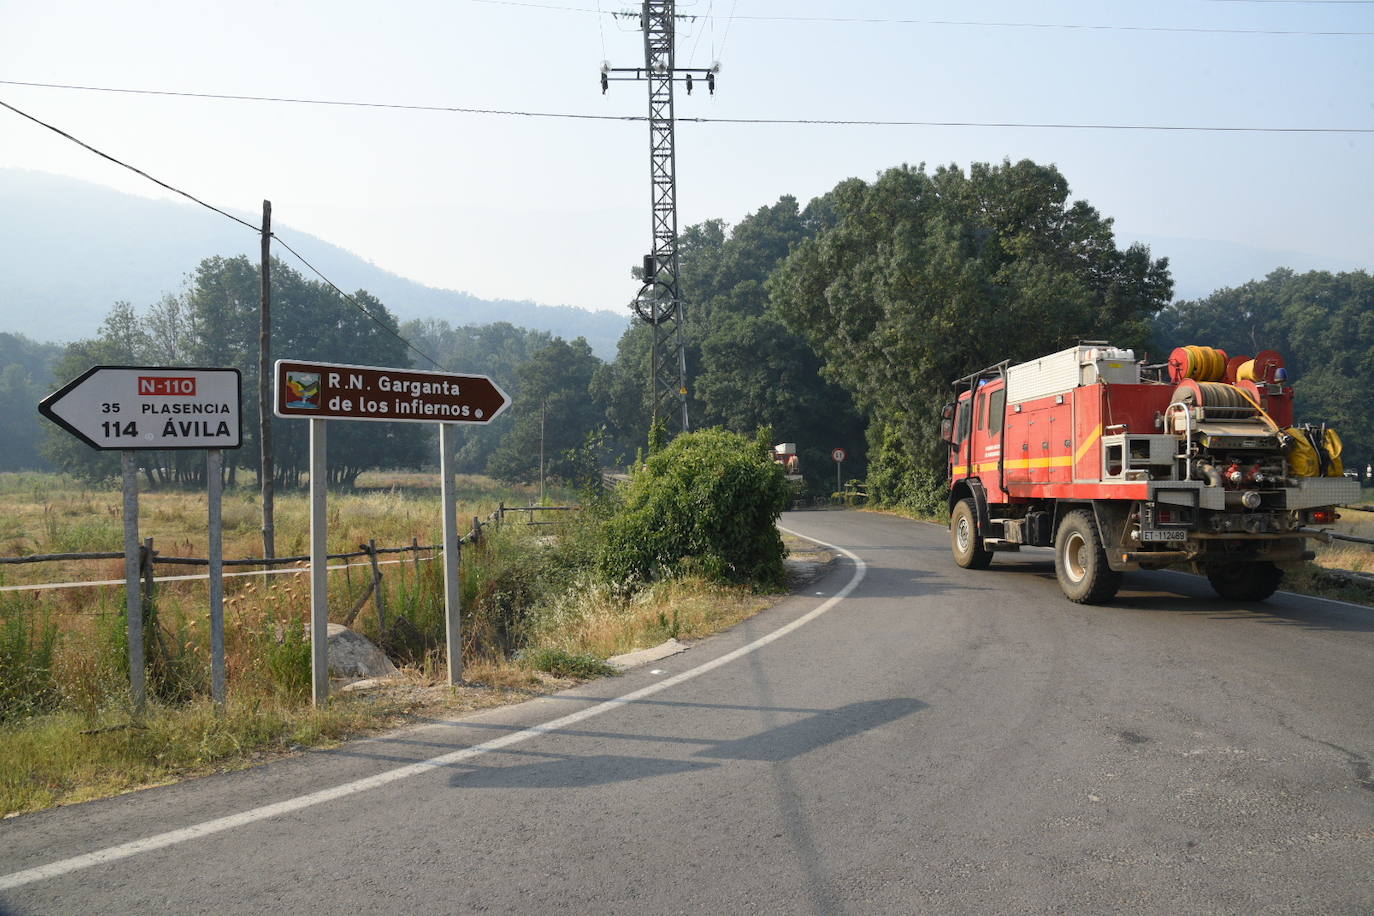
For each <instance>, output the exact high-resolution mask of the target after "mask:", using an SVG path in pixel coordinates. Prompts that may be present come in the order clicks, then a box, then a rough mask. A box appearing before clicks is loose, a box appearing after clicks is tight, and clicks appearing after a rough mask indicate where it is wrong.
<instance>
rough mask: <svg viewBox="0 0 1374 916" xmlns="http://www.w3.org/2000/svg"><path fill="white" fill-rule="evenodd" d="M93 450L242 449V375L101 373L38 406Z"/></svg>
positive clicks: (175, 369)
mask: <svg viewBox="0 0 1374 916" xmlns="http://www.w3.org/2000/svg"><path fill="white" fill-rule="evenodd" d="M38 411H39V413H41V414H43V416H45V417H47V418H48V419H49V420H52V421H53V422H54V423H56V424H57V425H58V426H60V427H62V428H63V429H65V430H66V431H67V432H69V433H71V434H72V435H73V436H76V437H77V438H78V439H80V440H81V441H82V442H85V443H86V444H87V445H89V446H90V447H91V448H97V449H102V450H106V451H124V450H129V449H185V448H238V447H239V446H240V445H241V444H242V442H243V420H242V410H241V405H240V395H239V370H237V369H189V368H183V367H181V366H95V367H94V368H91V369H88V370H86V371H85V372H84V373H82V374H81V375H80V376H78V377H77V378H76V379H74V380H72V381H70V382H68V383H67V384H66V385H63V386H62V387H61V388H59V389H58V390H57V391H54V392H53V393H52V394H50V395H48V396H47V397H46V398H44V399H43V400H41V401H39V402H38Z"/></svg>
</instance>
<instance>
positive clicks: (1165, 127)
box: [678, 118, 1374, 134]
mask: <svg viewBox="0 0 1374 916" xmlns="http://www.w3.org/2000/svg"><path fill="white" fill-rule="evenodd" d="M678 120H679V121H685V122H693V123H697V124H811V125H821V126H839V127H1001V128H1010V127H1024V128H1033V129H1039V130H1160V131H1177V132H1200V133H1207V132H1215V133H1258V134H1374V127H1243V126H1237V127H1219V126H1215V125H1191V124H1069V123H1055V122H1038V123H1032V122H1027V121H876V120H875V121H866V120H823V119H817V118H678Z"/></svg>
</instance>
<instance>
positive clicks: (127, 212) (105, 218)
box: [0, 169, 629, 359]
mask: <svg viewBox="0 0 1374 916" xmlns="http://www.w3.org/2000/svg"><path fill="white" fill-rule="evenodd" d="M0 214H3V217H2V218H0V314H3V315H4V316H5V325H4V330H6V331H10V332H13V333H19V334H24V335H27V336H28V337H31V338H33V339H34V340H38V341H50V342H58V343H66V342H68V341H72V340H76V339H79V338H82V337H90V336H92V335H94V334H95V332H96V330H97V329H98V328H99V326H100V323H101V321H102V320H104V318H105V314H106V313H107V312H108V311H109V309H110V306H111V305H112V304H113V303H114V302H116V301H118V300H121V299H123V300H127V301H129V302H130V303H132V304H133V305H134V306H135V307H136V308H142V307H144V306H147V305H149V304H151V303H153V302H155V301H157V300H158V299H160V298H161V297H162V296H163V295H164V294H165V293H174V292H178V291H180V290H181V288H182V286H183V285H184V282H185V278H186V276H187V275H189V274H190V273H191V272H192V271H194V270H195V267H196V265H197V264H198V263H200V261H201V259H203V258H206V257H210V256H212V255H224V256H226V257H232V256H234V255H238V254H246V255H248V256H250V257H251V258H253V259H254V260H255V261H256V260H257V258H258V256H259V243H258V238H257V236H255V235H254V234H253V233H252V232H249V231H248V230H246V229H244V228H243V227H241V226H236V225H235V224H233V223H231V222H229V221H228V220H226V219H224V218H223V217H217V216H215V215H214V214H212V213H209V212H208V211H206V210H203V209H201V208H199V207H196V206H195V205H194V204H190V203H180V202H175V201H162V200H149V199H147V198H143V197H136V196H134V195H131V194H123V193H121V192H119V191H115V190H111V189H110V188H105V187H101V186H100V185H95V184H90V183H88V182H84V181H78V180H76V179H74V178H66V177H63V176H59V175H50V174H47V173H44V172H33V171H26V170H19V169H0ZM236 215H238V216H241V217H243V218H244V219H245V220H247V221H249V222H250V223H256V222H258V220H259V219H260V216H259V215H257V214H250V213H237V214H236ZM274 228H276V227H275V226H274ZM280 228H281V229H282V232H283V235H284V236H285V235H286V231H287V228H288V227H287V226H286V225H282V226H281V227H280ZM290 240H291V245H292V247H294V248H295V249H296V250H298V251H299V252H300V253H301V254H302V255H304V256H305V257H306V258H308V259H310V262H311V263H312V264H314V265H315V266H316V267H318V268H319V269H320V270H321V271H323V272H324V273H325V275H327V276H328V277H330V279H332V280H334V281H335V282H336V283H338V284H339V285H340V286H341V287H343V288H344V289H345V290H348V291H350V292H352V291H353V290H355V289H360V288H361V289H365V290H367V291H368V292H370V293H372V294H373V295H374V296H376V297H377V298H378V299H380V300H381V301H382V302H383V303H385V304H386V307H387V308H388V309H390V310H391V312H392V314H394V315H395V316H396V317H397V319H398V320H400V321H406V320H409V319H412V318H442V319H444V320H445V321H447V322H448V323H449V324H451V325H465V324H487V323H490V322H493V321H508V322H510V323H511V324H514V325H517V326H520V327H526V328H532V329H535V330H543V331H549V332H551V333H553V334H556V335H558V336H560V337H564V338H566V339H569V340H571V339H573V338H575V337H585V338H587V342H588V343H589V344H591V346H592V349H593V350H594V351H595V352H596V353H597V355H598V356H600V357H602V358H603V359H611V358H613V357H614V356H615V346H616V342H617V341H618V340H619V339H620V335H621V334H622V332H623V331H624V330H625V327H626V325H627V324H628V323H629V316H628V314H624V315H621V314H616V313H614V312H592V311H588V310H586V309H579V308H574V307H572V306H567V305H560V306H549V305H536V304H535V303H533V302H516V301H510V300H495V301H493V300H487V299H479V298H477V297H476V296H473V295H470V294H468V293H465V292H460V291H457V290H448V289H435V288H433V287H429V286H424V285H422V284H420V283H416V282H415V281H413V280H407V279H406V278H405V277H400V276H397V275H396V274H393V273H390V272H388V271H385V270H383V269H382V268H380V267H378V266H376V265H375V264H371V263H369V262H368V261H366V260H364V259H363V258H360V257H358V256H357V255H355V254H353V253H351V252H349V251H345V250H344V249H342V248H340V247H338V246H337V245H331V244H330V243H328V242H326V241H324V240H322V239H318V238H315V237H314V236H310V235H307V234H305V233H301V232H296V231H294V230H292V231H291V232H290ZM280 254H281V256H282V258H283V260H285V261H287V262H294V258H292V257H291V256H290V255H289V254H288V253H286V252H280ZM293 266H295V267H296V268H297V269H299V270H300V271H301V272H302V273H308V271H306V270H305V268H303V267H301V266H300V265H299V264H293Z"/></svg>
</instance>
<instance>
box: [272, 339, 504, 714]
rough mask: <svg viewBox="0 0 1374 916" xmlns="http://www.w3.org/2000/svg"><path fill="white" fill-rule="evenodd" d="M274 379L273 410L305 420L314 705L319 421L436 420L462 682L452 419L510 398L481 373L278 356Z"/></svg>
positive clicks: (454, 649) (323, 554) (321, 538)
mask: <svg viewBox="0 0 1374 916" xmlns="http://www.w3.org/2000/svg"><path fill="white" fill-rule="evenodd" d="M274 377H275V380H276V406H275V412H276V415H277V416H279V417H304V418H307V419H309V420H310V639H311V643H312V645H311V652H310V666H311V681H312V685H313V694H312V695H313V698H314V702H315V705H317V706H320V705H323V704H324V703H326V702H327V701H328V699H329V650H328V646H327V639H328V631H329V602H328V594H327V592H328V571H327V568H326V564H327V561H328V552H327V549H326V546H327V545H326V531H325V524H326V519H327V512H326V508H325V500H326V495H325V494H326V484H327V482H328V474H329V468H328V465H327V463H326V461H325V421H326V420H370V421H379V422H392V423H396V422H401V423H438V424H439V466H440V472H441V473H442V474H443V481H442V483H441V488H440V489H441V492H442V496H443V503H444V507H443V513H444V518H443V526H444V625H445V634H446V639H447V642H448V662H449V683H450V684H455V685H456V684H459V683H461V682H462V674H463V657H462V656H463V653H462V640H461V626H460V624H459V606H460V592H459V586H458V535H457V520H456V517H455V516H456V508H455V505H454V501H455V496H454V492H453V466H452V452H453V444H454V439H453V437H454V428H455V425H456V424H458V423H477V424H485V423H490V422H491V421H492V420H494V419H496V417H497V416H498V415H500V414H501V412H502V411H504V410H505V409H506V408H507V407H509V406H510V398H509V397H508V396H507V395H506V393H505V392H504V391H502V390H501V388H500V386H498V385H497V384H496V383H495V382H493V381H492V380H491V379H489V378H487V377H486V376H485V375H455V374H453V373H450V372H423V371H420V370H417V369H389V368H385V367H381V366H352V365H346V364H339V363H315V362H304V361H302V360H294V359H279V360H277V363H276V371H275V372H274Z"/></svg>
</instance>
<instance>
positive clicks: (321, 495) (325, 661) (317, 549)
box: [310, 420, 329, 706]
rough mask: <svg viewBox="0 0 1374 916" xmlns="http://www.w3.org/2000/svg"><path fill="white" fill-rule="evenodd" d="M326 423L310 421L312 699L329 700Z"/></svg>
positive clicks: (316, 703) (322, 703) (319, 704)
mask: <svg viewBox="0 0 1374 916" xmlns="http://www.w3.org/2000/svg"><path fill="white" fill-rule="evenodd" d="M326 431H327V430H326V427H325V421H324V420H311V421H310V684H311V690H310V698H311V701H312V702H314V704H315V705H316V706H323V705H324V704H325V703H327V702H328V701H329V536H328V531H327V530H326V527H327V521H328V517H329V516H328V509H327V507H326V505H325V499H326V496H325V494H326V491H327V489H328V484H329V463H328V461H327V460H326V458H325V443H326V436H325V433H326Z"/></svg>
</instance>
